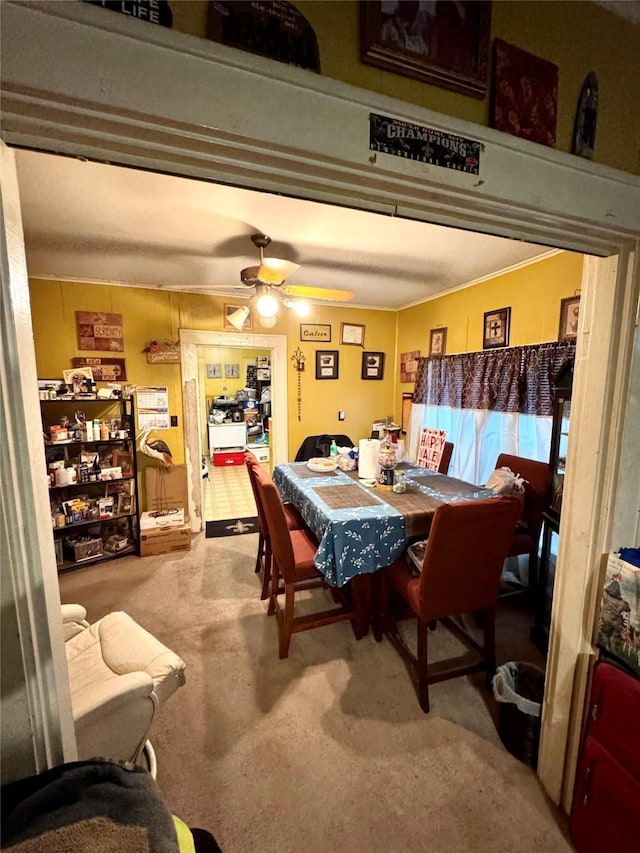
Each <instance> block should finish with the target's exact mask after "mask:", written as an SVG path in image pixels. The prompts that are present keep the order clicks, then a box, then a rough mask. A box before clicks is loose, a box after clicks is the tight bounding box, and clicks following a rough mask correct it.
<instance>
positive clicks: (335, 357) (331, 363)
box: [316, 349, 340, 379]
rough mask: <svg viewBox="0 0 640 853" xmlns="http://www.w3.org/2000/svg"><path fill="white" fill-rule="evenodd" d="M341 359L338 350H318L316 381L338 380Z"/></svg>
mask: <svg viewBox="0 0 640 853" xmlns="http://www.w3.org/2000/svg"><path fill="white" fill-rule="evenodd" d="M339 358H340V354H339V352H338V350H337V349H335V350H327V349H318V350H316V379H337V378H338V363H339Z"/></svg>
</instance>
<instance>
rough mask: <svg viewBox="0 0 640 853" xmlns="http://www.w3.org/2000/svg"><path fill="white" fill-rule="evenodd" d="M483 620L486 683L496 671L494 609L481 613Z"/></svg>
mask: <svg viewBox="0 0 640 853" xmlns="http://www.w3.org/2000/svg"><path fill="white" fill-rule="evenodd" d="M482 615H483V619H484V660H485V666H486V670H487V683H488V684H489V683H490V682H491V679H492V678H493V676H494V675H495V671H496V611H495V608H490V609H489V610H484V611H482Z"/></svg>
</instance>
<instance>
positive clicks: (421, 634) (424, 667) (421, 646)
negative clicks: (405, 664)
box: [418, 619, 429, 714]
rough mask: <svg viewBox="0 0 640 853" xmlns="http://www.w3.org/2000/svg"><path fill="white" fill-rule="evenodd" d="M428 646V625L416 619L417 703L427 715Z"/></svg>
mask: <svg viewBox="0 0 640 853" xmlns="http://www.w3.org/2000/svg"><path fill="white" fill-rule="evenodd" d="M428 645H429V625H428V624H427V623H426V622H423V620H422V619H418V701H419V702H420V707H421V708H422V710H423V711H424V712H425V714H428V713H429V663H428V658H427V650H428Z"/></svg>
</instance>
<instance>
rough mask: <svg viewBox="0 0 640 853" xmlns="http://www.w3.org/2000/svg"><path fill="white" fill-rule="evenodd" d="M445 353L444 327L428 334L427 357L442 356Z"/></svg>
mask: <svg viewBox="0 0 640 853" xmlns="http://www.w3.org/2000/svg"><path fill="white" fill-rule="evenodd" d="M446 351H447V330H446V328H444V327H441V328H438V329H431V331H430V332H429V355H430V356H431V357H433V356H434V355H444V354H445V353H446Z"/></svg>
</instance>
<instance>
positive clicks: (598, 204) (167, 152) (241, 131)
mask: <svg viewBox="0 0 640 853" xmlns="http://www.w3.org/2000/svg"><path fill="white" fill-rule="evenodd" d="M2 18H3V21H2V23H3V26H2V30H1V33H0V38H2V53H3V63H2V67H1V68H0V74H2V88H3V101H2V111H3V114H2V131H1V132H2V138H3V139H4V140H5V141H6V142H7V143H8V144H10V145H16V146H22V147H28V148H37V149H40V150H42V151H52V152H58V153H63V154H68V155H71V156H79V157H86V158H93V159H96V160H100V161H106V162H113V163H117V164H119V165H129V166H137V167H141V168H147V169H152V170H154V171H157V172H167V173H171V174H178V175H184V176H189V177H196V178H202V179H206V180H215V181H220V182H223V183H230V184H235V185H238V186H242V187H248V188H253V189H262V190H266V191H269V192H276V193H284V194H287V195H291V196H296V197H299V198H304V199H310V200H317V201H326V202H331V203H335V204H342V205H346V206H351V207H357V208H360V209H362V210H369V211H374V212H380V213H384V214H387V215H390V216H401V217H406V218H410V219H416V220H423V221H430V222H436V223H439V224H444V225H451V226H454V227H460V228H466V229H469V230H475V231H480V232H485V233H492V234H496V235H500V236H507V237H513V238H517V239H523V240H528V241H533V242H540V243H544V244H546V245H549V246H555V247H558V248H565V249H570V250H574V251H579V252H583V253H588V254H591V255H594V256H602V257H600V258H598V257H594V258H589V259H587V260H586V262H585V273H584V277H583V289H582V300H581V321H580V322H581V328H580V331H579V336H578V341H577V361H576V370H575V374H574V377H575V378H574V394H573V403H572V406H573V408H574V412H579V413H580V416H581V419H582V422H583V423H585V424H586V423H588V424H589V430H588V431H587V430H584V433H585V436H584V437H583V436H582V435H581V434H580V432H579V431H576V433H575V434H574V436H572V440H571V442H570V447H569V459H570V463H571V470H570V473H569V474H568V476H567V481H566V487H565V507H566V506H567V505H568V504H571V507H572V511H571V512H566V513H563V519H562V523H561V537H562V538H561V545H560V553H559V555H558V577H560V576H561V577H562V580H561V581H560V582H559V583H558V587H557V592H556V597H555V601H554V611H553V617H552V627H551V638H550V655H549V660H548V666H547V698H546V700H545V709H544V713H543V727H542V729H543V730H542V740H541V744H540V760H539V766H538V773H539V776H540V778H541V780H542V782H543V784H544V786H545V788H546V790H547V791H548V793H549V794H550V796H551V798H552V799H553V800H554V801H555V802H557V803H562V805H563V807H564V808H565V810H567V811H568V810H569V808H570V805H571V794H572V790H573V778H574V772H575V762H576V755H577V749H578V746H579V741H580V729H581V721H582V709H583V707H584V700H585V692H586V684H587V676H588V669H589V662H590V660H591V659H592V656H593V652H594V649H593V646H592V630H593V625H594V621H595V614H596V612H597V606H598V600H597V599H598V590H599V582H600V580H601V577H602V558H603V555H605V554H606V552H607V551H608V550H609V549H610V547H611V530H612V520H613V515H614V509H615V505H616V500H618V501H624V500H625V498H626V497H627V496H629V497H631V498H632V499H635V500H637V495H636V494H635V492H634V488H635V484H636V483H637V480H638V475H639V471H638V465H639V463H638V462H637V461H636V467H635V470H634V469H633V467H632V468H631V470H629V469H627V468H624V469H623V468H621V466H620V464H619V463H620V458H621V453H622V449H623V445H624V422H625V412H626V405H627V400H628V397H629V376H630V367H631V362H632V356H633V347H634V340H635V339H636V338H637V331H636V325H635V323H636V312H637V304H638V289H639V280H640V275H639V273H638V263H637V248H638V240H639V237H640V204H638V197H639V186H640V184H639V182H638V179H637V178H636V177H635V176H632V175H627V174H624V173H621V172H617V171H616V170H614V169H609V168H607V167H603V166H600V165H598V164H596V163H591V162H588V163H584V162H582V161H580V158H577V157H572V156H571V155H568V154H564V153H562V152H558V151H555V150H552V149H548V148H546V147H545V146H540V145H535V144H534V143H529V142H527V141H525V140H520V139H518V138H516V137H512V136H509V135H508V134H501V133H499V132H497V131H494V130H491V129H489V128H485V127H480V126H477V125H474V124H471V123H469V122H465V121H461V120H458V119H455V118H452V117H451V116H444V115H440V114H438V113H435V112H432V111H429V110H426V109H423V108H420V107H417V106H414V105H411V104H406V103H404V102H401V101H398V100H395V99H393V98H389V97H386V96H383V95H378V94H377V93H374V92H369V91H363V90H359V89H356V88H355V87H352V86H348V85H346V84H343V83H340V82H337V81H335V80H330V79H328V78H325V77H321V76H320V75H314V74H311V73H310V72H307V71H304V70H302V69H298V68H293V67H291V66H287V65H284V64H281V63H276V62H272V61H270V60H267V59H265V58H263V57H258V56H253V55H251V54H248V53H246V52H243V51H237V50H234V49H233V48H228V47H226V46H225V45H219V44H217V43H214V42H209V41H206V40H204V39H197V38H195V37H192V36H189V35H186V34H183V33H178V32H175V31H165V30H164V28H162V27H151V26H149V25H148V24H145V23H144V22H140V21H135V20H132V19H130V18H127V17H125V16H122V15H112V14H105V13H104V11H103V10H102V9H99V8H95V7H93V6H90V5H89V4H81V3H79V4H61V3H55V2H47V0H43V2H39V3H13V2H5V3H3V4H2ZM88 46H90V49H88ZM134 81H135V85H134ZM163 83H164V84H165V85H162V84H163ZM212 93H215V94H214V95H212ZM371 112H375V113H379V114H382V115H391V116H394V117H396V118H398V119H400V120H403V121H408V122H411V123H413V124H418V125H421V126H423V127H428V128H436V129H438V130H440V131H441V132H444V133H451V134H455V135H458V136H463V137H466V138H471V139H474V140H476V141H478V142H479V143H480V145H481V156H480V175H479V176H475V175H469V174H464V173H459V172H455V171H453V170H449V169H441V168H438V167H433V166H427V165H424V164H421V163H417V162H414V161H411V160H404V159H402V158H399V157H393V156H391V155H387V154H378V153H372V152H371V151H370V150H369V144H368V128H369V116H370V113H371ZM274 116H277V119H276V120H274ZM572 420H573V419H572ZM25 427H26V424H25ZM8 487H9V489H10V490H11V489H13V490H14V491H17V490H19V489H20V477H19V476H18V475H17V474H16V475H15V476H14V475H13V473H12V478H11V479H10V481H9V483H8ZM44 544H45V543H44V541H43V543H42V545H43V546H44ZM37 568H40V569H41V571H42V573H43V574H46V573H47V572H50V571H51V570H52V569H51V566H49V565H46V564H43V565H42V566H41V567H36V569H37ZM50 618H51V619H54V618H55V614H54V613H53V612H52V613H50ZM61 701H64V700H63V699H62V700H61ZM54 734H55V733H54Z"/></svg>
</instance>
